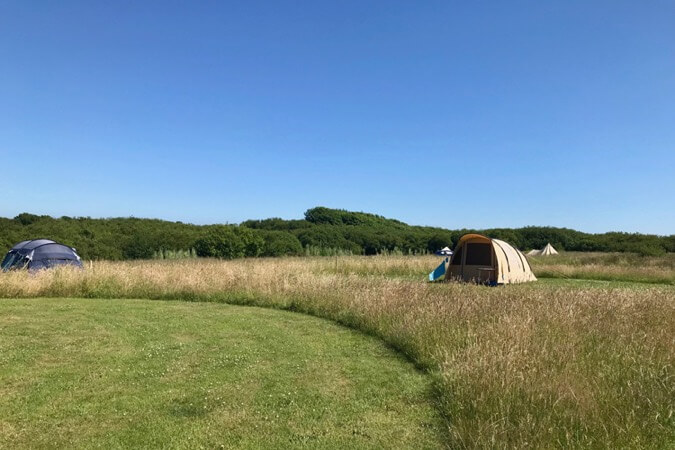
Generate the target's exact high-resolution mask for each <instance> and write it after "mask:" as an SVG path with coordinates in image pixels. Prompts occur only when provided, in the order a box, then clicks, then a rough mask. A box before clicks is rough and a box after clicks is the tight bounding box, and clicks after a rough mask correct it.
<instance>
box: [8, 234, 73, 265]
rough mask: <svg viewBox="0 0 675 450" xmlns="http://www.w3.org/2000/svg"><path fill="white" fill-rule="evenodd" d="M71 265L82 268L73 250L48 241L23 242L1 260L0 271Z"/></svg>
mask: <svg viewBox="0 0 675 450" xmlns="http://www.w3.org/2000/svg"><path fill="white" fill-rule="evenodd" d="M62 265H71V266H76V267H82V261H81V259H80V256H79V255H78V254H77V252H76V251H75V249H74V248H72V247H68V246H67V245H63V244H59V243H58V242H55V241H52V240H50V239H33V240H30V241H23V242H19V243H18V244H16V245H15V246H14V247H12V248H11V250H10V251H9V252H7V255H6V256H5V259H3V260H2V266H1V267H2V271H3V272H7V271H8V270H14V269H28V270H31V271H32V270H39V269H48V268H50V267H55V266H62Z"/></svg>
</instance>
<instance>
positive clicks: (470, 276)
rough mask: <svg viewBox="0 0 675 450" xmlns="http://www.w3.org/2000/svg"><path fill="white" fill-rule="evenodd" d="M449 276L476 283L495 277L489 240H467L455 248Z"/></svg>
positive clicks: (489, 280)
mask: <svg viewBox="0 0 675 450" xmlns="http://www.w3.org/2000/svg"><path fill="white" fill-rule="evenodd" d="M449 272H450V276H451V277H454V278H460V279H462V280H464V281H475V282H476V283H494V282H495V281H496V279H497V271H496V264H495V254H494V250H493V249H492V243H491V242H484V241H478V242H467V243H465V244H464V245H462V246H461V247H459V248H458V249H457V251H456V252H455V255H454V258H453V259H452V262H451V264H450V270H449Z"/></svg>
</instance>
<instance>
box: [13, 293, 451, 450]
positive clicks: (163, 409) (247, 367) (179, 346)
mask: <svg viewBox="0 0 675 450" xmlns="http://www.w3.org/2000/svg"><path fill="white" fill-rule="evenodd" d="M431 389H432V386H431V381H430V379H429V377H427V376H425V375H423V374H422V373H420V372H419V371H417V370H415V369H414V368H413V366H412V364H410V363H409V362H408V361H406V360H405V359H404V358H403V357H401V356H400V355H398V354H397V353H395V352H393V351H392V350H391V349H389V348H388V347H387V346H386V345H385V344H384V343H383V342H382V341H381V340H378V339H376V338H372V337H368V336H365V335H363V334H361V333H359V332H356V331H353V330H349V329H347V328H344V327H340V326H338V325H335V324H333V323H331V322H328V321H326V320H322V319H317V318H313V317H309V316H306V315H301V314H294V313H290V312H283V311H275V310H268V309H260V308H250V307H238V306H229V305H223V304H207V303H185V302H175V301H174V302H162V301H147V300H86V299H61V298H52V299H22V300H15V299H5V300H2V301H0V448H28V447H31V448H32V447H51V448H63V447H69V448H72V447H76V448H82V447H102V448H121V447H123V448H140V447H148V446H150V447H161V448H167V447H174V448H176V447H177V448H221V447H225V448H231V447H237V448H288V447H301V446H307V447H311V448H387V447H388V448H393V447H398V448H400V447H420V448H437V447H439V446H440V445H441V444H442V442H443V441H444V439H443V437H442V435H441V432H442V431H443V426H442V423H441V421H440V419H439V417H438V413H437V410H436V409H435V407H434V405H433V403H432V392H431Z"/></svg>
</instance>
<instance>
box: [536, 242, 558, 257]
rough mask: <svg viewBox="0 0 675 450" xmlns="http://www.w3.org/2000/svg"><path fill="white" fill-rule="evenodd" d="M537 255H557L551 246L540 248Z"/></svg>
mask: <svg viewBox="0 0 675 450" xmlns="http://www.w3.org/2000/svg"><path fill="white" fill-rule="evenodd" d="M539 254H540V255H541V256H548V255H557V254H558V252H557V251H556V249H554V248H553V246H552V245H551V244H546V247H544V248H542V249H541V252H540V253H539Z"/></svg>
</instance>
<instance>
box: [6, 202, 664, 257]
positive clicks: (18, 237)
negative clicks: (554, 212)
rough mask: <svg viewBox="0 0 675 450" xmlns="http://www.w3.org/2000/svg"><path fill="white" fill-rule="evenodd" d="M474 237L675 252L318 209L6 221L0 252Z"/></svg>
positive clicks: (230, 252)
mask: <svg viewBox="0 0 675 450" xmlns="http://www.w3.org/2000/svg"><path fill="white" fill-rule="evenodd" d="M467 232H479V233H482V234H485V235H487V236H490V237H494V238H499V239H503V240H505V241H508V242H510V243H512V244H514V245H515V246H516V247H518V248H520V249H521V250H528V249H532V248H541V247H543V246H544V245H546V243H547V242H550V243H551V244H552V245H553V246H554V247H555V248H556V249H558V250H567V251H601V252H633V253H638V254H641V255H649V256H653V255H660V254H664V253H666V252H675V235H670V236H656V235H647V234H639V233H621V232H610V233H602V234H589V233H583V232H580V231H575V230H571V229H567V228H555V227H535V226H530V227H524V228H494V229H487V230H466V229H462V230H450V229H444V228H435V227H424V226H414V225H408V224H406V223H403V222H401V221H398V220H394V219H387V218H384V217H381V216H378V215H375V214H368V213H363V212H352V211H345V210H340V209H330V208H324V207H316V208H312V209H309V210H307V211H306V212H305V217H304V218H303V219H297V220H284V219H279V218H270V219H264V220H247V221H245V222H242V223H241V224H239V225H193V224H187V223H182V222H169V221H164V220H157V219H138V218H109V219H92V218H90V217H65V216H64V217H60V218H53V217H50V216H39V215H35V214H29V213H22V214H19V215H18V216H16V217H14V218H12V219H9V218H0V249H5V250H9V248H10V247H11V246H12V245H14V244H15V243H17V242H20V241H23V240H26V239H36V238H49V239H53V240H56V241H59V242H62V243H64V244H67V245H70V246H72V247H75V248H76V249H77V250H78V253H79V254H80V255H81V256H82V257H83V258H85V259H108V260H123V259H149V258H153V257H155V258H156V257H166V256H170V255H196V256H204V257H216V258H225V259H231V258H240V257H255V256H285V255H297V256H300V255H335V254H357V255H362V254H363V255H375V254H423V253H430V252H434V251H436V250H438V249H440V248H442V247H445V246H448V247H450V248H452V247H453V245H454V244H455V243H456V242H457V240H458V239H459V237H460V236H461V235H463V234H465V233H467Z"/></svg>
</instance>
